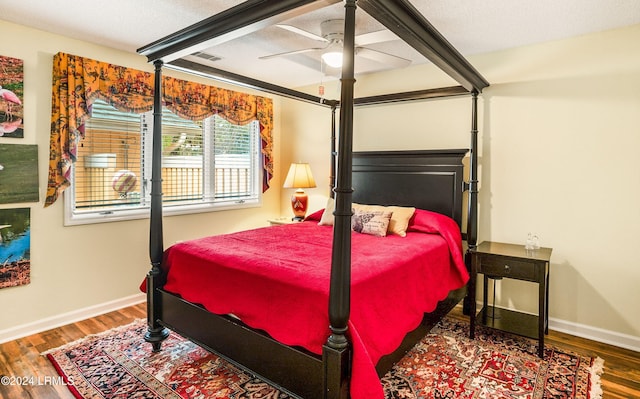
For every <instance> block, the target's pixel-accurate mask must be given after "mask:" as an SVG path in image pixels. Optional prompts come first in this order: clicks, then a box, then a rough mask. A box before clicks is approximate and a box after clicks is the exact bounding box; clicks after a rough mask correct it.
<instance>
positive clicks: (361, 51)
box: [356, 47, 411, 68]
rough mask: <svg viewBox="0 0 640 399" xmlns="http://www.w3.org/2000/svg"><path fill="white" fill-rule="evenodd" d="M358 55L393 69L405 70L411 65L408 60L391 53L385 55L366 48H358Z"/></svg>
mask: <svg viewBox="0 0 640 399" xmlns="http://www.w3.org/2000/svg"><path fill="white" fill-rule="evenodd" d="M356 55H357V56H358V57H363V58H367V59H370V60H373V61H377V62H379V63H381V64H385V65H388V66H390V67H393V68H404V67H406V66H409V64H411V60H408V59H406V58H402V57H398V56H395V55H392V54H389V53H383V52H382V51H378V50H372V49H370V48H366V47H357V48H356Z"/></svg>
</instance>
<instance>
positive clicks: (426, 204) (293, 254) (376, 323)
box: [139, 0, 488, 398]
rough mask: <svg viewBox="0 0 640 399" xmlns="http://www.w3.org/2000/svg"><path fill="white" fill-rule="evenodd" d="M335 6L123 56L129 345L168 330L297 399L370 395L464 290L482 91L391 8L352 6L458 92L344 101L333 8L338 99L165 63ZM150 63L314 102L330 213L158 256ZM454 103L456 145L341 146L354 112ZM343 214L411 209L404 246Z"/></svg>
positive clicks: (476, 79)
mask: <svg viewBox="0 0 640 399" xmlns="http://www.w3.org/2000/svg"><path fill="white" fill-rule="evenodd" d="M336 2H337V1H336V0H332V1H328V0H325V1H292V0H285V1H277V0H274V1H264V0H262V1H260V0H250V1H247V2H245V3H243V4H241V5H239V6H236V7H233V8H231V9H229V10H227V11H225V12H222V13H220V14H217V15H215V16H213V17H211V18H208V19H206V20H204V21H202V22H201V23H199V24H196V25H193V26H192V27H189V28H186V29H183V30H181V31H179V32H177V33H176V34H174V35H170V36H168V37H166V38H164V39H161V40H159V41H157V42H154V43H152V44H150V45H148V46H146V47H144V48H142V49H140V50H139V52H140V53H141V54H144V55H146V56H147V57H148V59H149V61H151V62H153V63H154V64H155V71H156V76H155V94H154V96H155V97H154V100H155V101H154V103H155V104H154V125H153V126H154V157H153V167H152V170H153V175H152V176H153V177H152V193H151V195H152V205H151V206H152V208H151V225H150V247H149V250H150V257H151V264H152V268H151V270H150V272H149V274H148V276H147V278H146V291H147V307H148V325H149V328H148V331H147V333H146V335H145V339H146V340H147V341H148V342H150V343H151V344H152V345H153V349H154V350H156V351H157V350H160V349H161V343H162V341H163V340H164V339H165V338H166V337H167V336H168V334H169V330H168V329H167V327H168V328H170V329H172V330H175V331H177V332H179V333H180V334H182V335H184V336H186V337H188V338H189V339H192V340H193V341H195V342H197V343H199V344H200V345H202V346H204V347H206V348H208V349H210V350H212V351H214V352H216V353H218V354H220V355H221V356H222V357H224V358H226V359H228V360H230V361H232V362H234V363H236V364H238V365H240V366H242V367H243V368H246V369H248V370H250V371H252V372H254V373H255V374H257V375H258V376H260V377H262V378H263V379H265V380H268V381H270V382H271V383H273V384H274V385H276V386H278V387H280V388H282V389H283V390H285V391H288V392H290V393H293V394H295V395H297V396H300V397H303V398H348V397H353V398H378V397H380V398H381V397H382V396H383V393H382V389H381V385H380V382H379V379H378V376H382V375H384V373H386V372H387V371H388V370H389V369H390V368H391V366H392V365H393V364H394V363H395V362H396V361H397V360H399V359H400V358H401V357H402V356H403V355H404V354H405V353H406V352H407V351H408V350H409V349H410V348H411V347H412V346H413V345H414V344H415V343H416V342H417V341H418V340H419V339H420V338H421V337H422V336H424V334H425V333H426V332H428V331H429V329H430V328H431V327H432V326H433V325H434V324H435V323H437V322H438V321H439V320H440V319H441V318H442V317H443V316H444V315H446V314H447V313H448V312H449V311H450V310H451V309H452V308H453V306H455V305H456V304H458V303H459V302H460V301H461V300H462V298H463V297H464V296H465V294H466V292H467V290H472V289H475V288H474V282H473V281H469V282H468V284H466V283H467V280H468V273H467V270H466V269H467V267H468V266H465V261H464V257H465V254H464V252H463V249H462V248H463V247H462V240H461V238H462V235H461V230H462V229H461V226H462V220H463V217H462V214H463V209H462V208H463V205H462V196H463V191H465V190H466V191H468V193H469V200H468V212H467V226H466V237H465V238H466V241H467V245H468V248H470V249H473V248H474V247H475V245H476V231H477V213H476V212H477V211H476V208H477V177H476V174H477V151H476V146H477V95H478V93H479V92H481V90H482V89H483V88H484V87H486V86H488V83H487V82H486V81H485V80H484V78H482V76H480V74H478V72H477V71H475V69H474V68H473V67H472V66H471V65H470V64H469V63H468V62H467V61H466V60H465V59H464V58H463V57H462V56H461V55H460V54H459V53H458V52H457V51H456V50H455V49H454V48H453V47H452V46H451V45H450V44H449V43H448V42H447V41H446V40H445V39H444V38H443V37H442V36H441V35H440V34H439V33H438V32H437V31H436V30H435V29H434V28H433V27H432V26H431V25H430V24H429V23H428V21H427V20H426V19H424V17H423V16H422V15H420V14H419V13H418V12H417V11H416V10H415V9H414V8H413V6H411V4H410V3H409V2H408V1H406V0H397V1H391V0H384V1H383V0H377V1H373V0H359V1H357V6H358V7H360V8H362V9H364V10H365V11H366V12H367V13H368V14H370V15H371V16H372V17H374V18H375V19H377V20H378V21H380V22H381V23H382V24H384V25H385V26H386V27H387V28H388V29H390V30H392V31H393V32H394V33H396V34H397V35H398V36H399V37H400V38H402V39H403V40H405V41H406V42H407V43H409V44H410V45H411V46H412V47H414V48H415V49H416V50H418V51H419V52H420V53H422V54H423V55H424V56H425V57H427V58H429V60H431V61H432V62H433V63H434V64H436V65H437V66H439V67H440V68H441V69H442V70H444V71H445V72H447V73H448V74H449V75H451V76H452V77H453V78H454V79H456V80H457V81H458V82H459V83H460V84H461V86H456V87H450V88H444V89H434V90H424V91H416V92H409V93H398V94H390V95H383V96H375V97H368V98H360V99H354V95H353V86H354V81H355V80H354V79H353V74H354V72H353V59H354V47H355V46H354V24H355V12H356V1H355V0H348V1H346V2H345V30H344V56H345V61H344V65H343V69H342V78H341V82H342V89H341V98H340V100H339V101H330V100H325V99H321V98H317V97H314V96H311V95H308V94H304V93H300V92H297V91H294V90H291V89H287V88H283V87H279V86H274V85H271V84H269V83H265V82H259V81H256V80H253V79H249V78H245V77H241V76H238V75H234V74H231V73H229V72H225V71H221V70H216V69H213V68H210V67H206V66H203V65H199V64H195V63H191V62H189V61H185V60H181V59H177V57H179V56H181V55H184V54H188V53H190V52H193V51H194V50H193V49H194V48H196V47H197V46H198V45H199V44H200V43H203V42H205V41H209V42H211V40H214V39H215V38H217V37H221V36H224V35H228V34H230V33H232V32H236V31H243V30H245V31H246V29H258V28H259V27H261V26H264V25H265V24H272V23H274V21H276V20H283V19H286V18H291V17H292V16H293V15H297V14H300V13H303V12H308V11H309V10H310V9H313V7H315V8H318V7H322V6H326V5H327V4H332V3H336ZM163 65H167V66H170V67H173V68H178V69H183V70H191V71H196V72H198V73H200V74H209V75H210V76H212V77H217V78H225V79H231V80H234V81H236V82H238V83H241V84H244V85H250V86H252V87H255V88H258V89H260V90H264V91H268V92H271V93H276V94H278V95H282V96H287V97H291V98H296V99H299V100H302V101H308V102H313V103H316V104H318V105H319V106H329V107H331V108H332V110H333V118H332V122H333V125H332V133H333V136H334V137H335V131H336V126H335V110H336V109H337V108H339V109H340V118H339V119H340V126H339V132H340V134H339V144H338V147H337V151H336V148H335V146H334V148H332V162H331V165H332V179H333V180H335V186H334V188H333V193H332V197H333V203H334V206H335V210H333V212H332V214H333V221H332V223H331V224H332V226H326V225H323V224H326V223H319V221H323V222H324V219H325V217H327V216H328V214H329V213H331V210H330V209H329V207H328V208H327V209H326V210H325V211H326V212H327V215H325V214H324V213H323V211H319V212H317V213H315V214H313V215H310V216H309V217H308V218H307V220H306V221H304V222H301V223H296V224H290V225H284V226H275V227H265V228H261V229H254V230H250V231H247V232H239V233H234V234H228V235H222V236H216V237H206V238H202V239H198V240H192V241H188V242H185V243H180V244H176V245H174V246H172V247H170V248H168V249H167V250H166V251H165V250H164V248H163V242H162V200H161V198H162V188H161V179H160V176H161V173H160V172H161V147H160V146H161V140H159V139H158V138H159V137H160V135H161V112H160V110H161V94H160V88H161V69H162V66H163ZM469 94H470V95H471V98H472V127H471V145H470V149H459V150H430V151H379V152H378V151H376V152H353V151H352V137H353V108H354V106H360V105H367V104H378V103H388V102H395V101H407V100H416V99H427V98H436V97H447V96H453V95H469ZM467 153H470V163H469V166H470V168H469V174H470V179H469V182H467V183H464V182H463V177H462V175H463V166H462V158H463V157H464V156H465V155H466V154H467ZM336 165H337V166H336ZM334 174H335V175H336V176H335V178H334ZM355 203H358V204H375V205H378V206H395V207H403V208H408V209H414V208H415V210H413V211H412V212H411V217H410V219H408V220H407V225H406V229H405V231H406V236H404V237H401V236H399V235H397V234H390V235H388V236H386V237H384V238H381V237H373V236H371V235H366V234H360V233H355V232H353V231H352V225H351V219H352V213H353V212H352V207H353V206H354V204H355ZM394 209H396V210H397V209H398V208H394ZM357 212H358V211H356V213H357ZM396 213H397V214H399V213H400V212H395V211H394V213H393V214H396ZM388 216H389V215H387V217H388ZM391 217H393V215H391ZM403 234H404V233H403ZM401 235H402V234H401ZM256 241H259V242H260V246H259V247H256V246H255V242H256ZM265 253H266V254H268V255H267V256H265ZM244 254H248V255H246V256H245V255H244ZM265 258H269V259H265ZM467 264H468V262H467ZM404 305H406V306H404Z"/></svg>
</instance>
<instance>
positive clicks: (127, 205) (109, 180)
mask: <svg viewBox="0 0 640 399" xmlns="http://www.w3.org/2000/svg"><path fill="white" fill-rule="evenodd" d="M85 132H86V133H85V138H84V139H83V140H82V141H81V143H80V148H79V149H78V159H77V161H76V162H75V163H74V165H73V169H72V184H71V187H70V189H68V190H66V191H65V224H68V225H71V224H83V223H95V222H103V221H104V222H106V221H115V220H126V219H134V218H143V217H147V216H148V214H149V206H150V193H151V148H152V134H153V114H152V113H151V112H148V113H145V114H133V113H126V112H121V111H118V110H116V109H115V108H113V107H112V106H110V105H108V104H107V103H105V102H104V101H100V100H98V101H96V102H95V103H94V104H93V106H92V117H91V118H90V119H89V120H88V121H87V123H86V126H85ZM259 137H260V135H259V127H258V122H257V121H254V122H252V123H250V124H247V125H243V126H239V125H234V124H232V123H229V122H227V121H226V120H224V119H223V118H221V117H219V116H217V115H214V116H212V117H209V118H207V119H205V120H204V121H199V122H194V121H190V120H186V119H182V118H180V117H178V116H176V115H175V114H173V113H171V112H170V111H169V110H166V109H164V110H163V115H162V153H163V156H162V191H163V208H164V214H167V215H171V214H183V213H193V212H206V211H212V210H220V209H232V208H238V207H247V206H256V205H258V204H259V202H260V176H261V162H260V159H261V158H260V141H259Z"/></svg>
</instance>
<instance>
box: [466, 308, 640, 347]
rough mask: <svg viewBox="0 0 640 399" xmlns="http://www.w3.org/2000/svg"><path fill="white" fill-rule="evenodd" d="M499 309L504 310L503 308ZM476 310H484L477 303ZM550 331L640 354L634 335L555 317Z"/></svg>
mask: <svg viewBox="0 0 640 399" xmlns="http://www.w3.org/2000/svg"><path fill="white" fill-rule="evenodd" d="M497 307H498V308H503V307H501V306H497ZM476 309H482V303H481V302H478V303H476ZM503 309H506V308H503ZM511 310H513V309H511ZM524 313H528V312H524ZM531 314H533V313H531ZM549 330H554V331H558V332H561V333H565V334H569V335H573V336H576V337H580V338H586V339H590V340H592V341H596V342H602V343H603V344H608V345H613V346H617V347H620V348H624V349H629V350H632V351H636V352H640V337H635V336H633V335H627V334H622V333H619V332H615V331H611V330H605V329H603V328H598V327H593V326H588V325H585V324H579V323H574V322H572V321H567V320H562V319H556V318H553V317H549Z"/></svg>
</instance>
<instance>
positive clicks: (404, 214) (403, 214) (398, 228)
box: [353, 203, 416, 237]
mask: <svg viewBox="0 0 640 399" xmlns="http://www.w3.org/2000/svg"><path fill="white" fill-rule="evenodd" d="M353 209H355V210H357V209H361V210H366V211H390V212H392V213H393V215H392V216H391V220H390V222H389V227H388V228H387V233H389V234H396V235H399V236H400V237H405V236H406V235H407V227H408V226H409V220H411V217H412V216H413V214H414V212H415V211H416V208H410V207H404V206H382V205H362V204H356V203H354V204H353Z"/></svg>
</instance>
